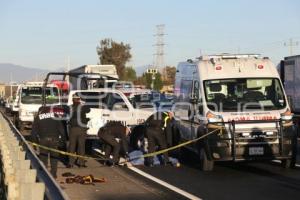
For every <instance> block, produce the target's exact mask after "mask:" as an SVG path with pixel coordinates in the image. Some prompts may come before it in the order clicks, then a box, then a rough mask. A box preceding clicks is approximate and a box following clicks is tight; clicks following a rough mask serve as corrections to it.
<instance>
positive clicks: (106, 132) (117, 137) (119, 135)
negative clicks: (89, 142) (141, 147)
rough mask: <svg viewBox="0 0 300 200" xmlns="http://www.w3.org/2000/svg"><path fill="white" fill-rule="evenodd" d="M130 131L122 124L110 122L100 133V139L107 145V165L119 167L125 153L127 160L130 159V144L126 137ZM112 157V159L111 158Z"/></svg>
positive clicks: (105, 149)
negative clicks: (121, 157) (120, 159)
mask: <svg viewBox="0 0 300 200" xmlns="http://www.w3.org/2000/svg"><path fill="white" fill-rule="evenodd" d="M129 133H130V129H129V128H128V127H127V126H124V125H123V124H122V123H121V122H117V121H109V122H107V123H106V124H105V125H104V126H103V127H101V128H100V129H99V131H98V136H99V139H100V140H102V142H103V143H104V145H105V148H104V151H105V159H107V162H106V164H107V165H117V164H118V163H119V158H120V154H121V153H122V152H123V155H124V157H125V158H128V142H127V138H126V136H127V135H128V134H129ZM111 155H112V157H113V158H112V159H110V156H111Z"/></svg>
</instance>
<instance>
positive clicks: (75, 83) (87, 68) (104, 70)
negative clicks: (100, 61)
mask: <svg viewBox="0 0 300 200" xmlns="http://www.w3.org/2000/svg"><path fill="white" fill-rule="evenodd" d="M69 73H71V74H75V73H81V74H82V76H70V77H69V82H70V85H71V87H72V88H71V89H72V90H85V89H93V88H107V87H108V88H111V87H112V86H113V84H115V83H116V82H117V81H118V80H119V76H118V74H117V69H116V66H114V65H83V66H81V67H78V68H75V69H72V70H70V71H69ZM92 73H94V74H98V76H99V75H100V76H101V77H98V76H97V77H96V78H95V79H92V77H89V79H88V80H87V79H85V78H84V77H86V75H85V74H92Z"/></svg>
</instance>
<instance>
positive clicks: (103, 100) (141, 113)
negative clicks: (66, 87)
mask: <svg viewBox="0 0 300 200" xmlns="http://www.w3.org/2000/svg"><path fill="white" fill-rule="evenodd" d="M75 94H76V95H77V96H79V97H80V98H81V100H82V101H83V103H84V105H85V106H87V107H89V108H90V112H88V113H86V117H87V118H88V119H89V121H88V124H87V127H88V130H87V135H88V138H98V136H97V133H98V130H99V128H100V127H102V126H103V125H104V124H105V123H106V122H107V121H121V122H122V123H123V124H125V125H128V126H131V127H134V126H136V125H138V124H141V123H143V122H144V121H145V120H146V119H147V118H148V117H149V116H150V115H151V114H152V113H153V112H154V110H144V109H135V108H134V107H133V106H132V104H131V103H130V102H129V100H128V99H127V97H126V96H125V95H124V94H123V93H122V92H120V91H118V90H113V89H111V88H103V89H93V90H72V91H70V93H69V99H68V106H69V107H71V105H72V96H73V95H75ZM79 112H80V111H79Z"/></svg>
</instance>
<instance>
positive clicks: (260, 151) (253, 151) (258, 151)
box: [249, 147, 264, 156]
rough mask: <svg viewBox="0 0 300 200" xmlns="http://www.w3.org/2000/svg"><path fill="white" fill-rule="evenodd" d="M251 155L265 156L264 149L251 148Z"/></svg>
mask: <svg viewBox="0 0 300 200" xmlns="http://www.w3.org/2000/svg"><path fill="white" fill-rule="evenodd" d="M249 155H250V156H254V155H255V156H256V155H264V148H263V147H249Z"/></svg>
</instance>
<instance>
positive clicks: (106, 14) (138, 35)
mask: <svg viewBox="0 0 300 200" xmlns="http://www.w3.org/2000/svg"><path fill="white" fill-rule="evenodd" d="M299 8H300V1H299V0H248V1H246V0H239V1H238V0H209V1H208V0H207V1H202V0H185V1H180V0H151V1H146V0H144V1H142V0H126V1H125V0H119V1H117V0H109V1H108V0H106V1H104V0H85V1H79V0H78V1H77V0H51V1H40V0H27V1H25V0H24V1H22V0H19V1H17V0H0V63H13V64H18V65H23V66H28V67H35V68H42V69H48V70H51V69H57V68H61V67H66V66H67V60H68V58H69V60H70V66H71V68H73V67H78V66H81V65H84V64H97V62H98V57H97V53H96V47H97V45H98V44H99V41H100V40H101V39H104V38H111V39H113V40H115V41H117V42H124V43H127V44H130V46H131V48H132V49H131V53H132V59H131V61H130V62H129V63H128V65H129V66H134V67H138V66H145V65H151V64H153V62H154V56H153V54H155V50H156V49H155V48H156V47H155V46H154V44H155V42H156V38H155V36H154V35H155V33H156V25H158V24H164V25H165V34H166V35H164V42H165V44H166V45H165V46H164V51H165V55H164V63H165V65H171V66H176V65H177V63H178V62H180V61H184V60H187V59H189V58H190V59H195V58H196V57H198V56H200V55H206V54H214V53H260V54H262V55H263V56H268V57H270V58H271V59H272V60H273V62H274V63H275V64H277V63H278V62H279V61H280V60H281V59H283V57H284V56H289V55H290V50H289V47H288V46H285V45H284V44H285V43H286V44H288V43H289V40H290V38H292V40H293V41H294V43H296V41H299V42H298V46H294V47H293V53H294V54H300V12H299Z"/></svg>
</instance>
